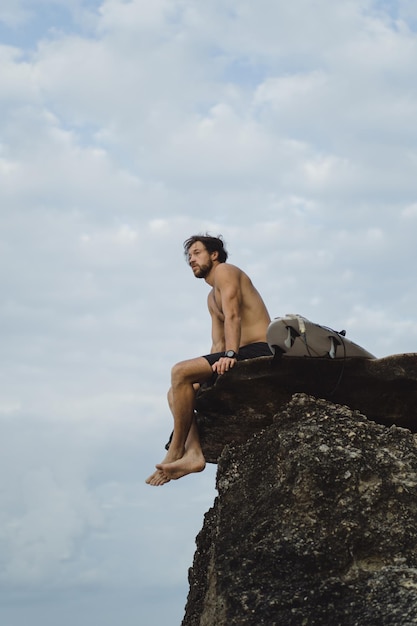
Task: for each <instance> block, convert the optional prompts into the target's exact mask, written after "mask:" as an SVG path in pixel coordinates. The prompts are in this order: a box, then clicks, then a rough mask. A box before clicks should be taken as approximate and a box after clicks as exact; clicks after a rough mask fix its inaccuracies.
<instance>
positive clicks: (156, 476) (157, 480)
mask: <svg viewBox="0 0 417 626" xmlns="http://www.w3.org/2000/svg"><path fill="white" fill-rule="evenodd" d="M170 480H171V479H170V478H168V476H166V475H165V474H164V472H163V471H162V470H160V469H157V470H156V472H154V473H153V474H151V475H150V476H149V477H148V478H147V479H146V481H145V482H146V483H147V484H148V485H152V486H153V487H160V486H161V485H165V484H166V483H169V481H170Z"/></svg>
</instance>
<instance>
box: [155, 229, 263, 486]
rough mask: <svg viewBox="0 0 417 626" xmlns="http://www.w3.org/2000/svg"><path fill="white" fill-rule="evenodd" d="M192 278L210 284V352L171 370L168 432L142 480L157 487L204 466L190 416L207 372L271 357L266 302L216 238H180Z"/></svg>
mask: <svg viewBox="0 0 417 626" xmlns="http://www.w3.org/2000/svg"><path fill="white" fill-rule="evenodd" d="M184 251H185V255H186V258H187V261H188V264H189V265H190V267H191V269H192V271H193V273H194V276H195V277H196V278H204V280H205V281H206V283H208V284H209V285H210V287H211V291H210V293H209V295H208V300H207V304H208V309H209V312H210V315H211V320H212V348H211V353H210V354H209V355H206V356H200V357H197V358H196V359H189V360H187V361H181V362H180V363H177V364H176V365H174V367H173V368H172V372H171V388H170V390H169V392H168V403H169V406H170V409H171V412H172V415H173V417H174V432H173V435H172V440H171V442H170V445H169V449H168V453H167V455H166V456H165V458H164V460H163V461H162V462H161V463H159V464H157V465H156V466H155V467H156V471H155V472H154V473H153V474H152V475H151V476H149V478H147V480H146V482H147V483H148V484H149V485H153V486H160V485H164V484H165V483H167V482H169V481H170V480H171V479H178V478H181V477H182V476H185V475H186V474H191V473H193V472H201V471H202V470H203V469H204V468H205V465H206V462H205V459H204V455H203V452H202V450H201V446H200V440H199V436H198V430H197V425H196V421H195V417H194V398H195V392H196V390H197V389H198V387H199V385H200V384H201V383H204V382H206V381H208V380H210V379H211V378H212V376H213V374H218V375H223V374H224V373H225V372H227V371H228V370H230V369H231V368H232V367H234V366H235V365H236V362H237V361H239V360H244V359H249V358H254V357H257V356H265V355H271V352H270V350H269V347H268V344H267V343H266V330H267V328H268V324H269V322H270V321H271V320H270V317H269V314H268V311H267V309H266V306H265V304H264V302H263V300H262V298H261V296H260V295H259V293H258V292H257V290H256V289H255V287H254V286H253V284H252V282H251V280H250V278H249V277H248V276H247V275H246V274H245V273H244V272H242V270H240V269H239V268H238V267H236V266H234V265H231V264H230V263H226V260H227V252H226V250H225V249H224V246H223V241H222V239H221V238H217V237H209V236H206V235H194V236H193V237H190V238H189V239H187V240H186V241H185V242H184Z"/></svg>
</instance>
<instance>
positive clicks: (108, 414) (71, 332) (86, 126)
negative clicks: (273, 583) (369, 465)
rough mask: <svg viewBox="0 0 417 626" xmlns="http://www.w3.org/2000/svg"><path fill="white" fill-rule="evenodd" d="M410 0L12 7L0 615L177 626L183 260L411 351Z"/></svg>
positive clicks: (185, 511)
mask: <svg viewBox="0 0 417 626" xmlns="http://www.w3.org/2000/svg"><path fill="white" fill-rule="evenodd" d="M416 30H417V4H416V2H415V0H341V1H340V2H335V1H334V0H293V1H292V2H288V1H287V0H257V2H254V1H253V0H252V1H250V0H233V1H232V0H221V1H220V0H208V1H207V0H204V1H203V0H152V2H149V1H146V0H130V1H124V0H104V1H102V0H2V2H1V5H0V44H1V45H0V113H1V114H0V220H1V222H0V226H1V227H0V255H1V264H0V274H1V284H2V288H1V300H0V317H1V319H0V322H1V334H2V341H1V345H2V350H1V357H0V358H1V372H0V382H1V394H0V429H1V447H2V452H1V455H0V467H1V472H0V485H1V505H0V516H1V517H0V519H1V523H0V546H1V551H0V555H1V561H0V588H1V591H0V621H1V623H2V624H3V623H4V624H7V625H8V626H9V625H13V626H27V624H28V623H29V622H30V623H31V624H33V625H34V626H38V625H39V626H56V624H60V626H73V625H74V624H75V623H76V624H78V625H79V626H87V625H88V626H90V624H92V623H94V624H101V626H115V625H116V624H123V626H133V625H134V626H137V625H138V624H140V625H141V626H154V625H155V624H160V623H165V624H167V625H169V626H171V625H172V626H175V625H178V624H179V623H180V622H181V619H182V616H183V609H184V605H185V602H186V596H187V591H188V583H187V569H188V567H189V566H190V565H191V563H192V558H193V553H194V549H195V543H194V540H195V536H196V534H197V532H198V531H199V529H200V528H201V526H202V523H203V517H204V512H205V511H207V510H208V509H209V508H210V506H211V504H212V503H213V500H214V497H215V493H216V492H215V486H214V483H215V467H214V466H210V467H209V468H208V469H207V470H206V472H204V473H203V474H199V475H196V476H190V477H187V478H184V479H183V480H180V481H175V482H171V483H169V484H168V485H165V486H164V487H161V488H152V487H149V486H148V485H145V483H144V479H145V478H146V477H147V476H148V475H149V474H150V473H151V472H152V471H153V466H154V464H155V463H156V462H158V461H160V460H161V459H162V457H163V444H164V443H165V440H166V437H167V435H168V434H169V432H170V427H171V422H170V417H169V413H168V410H167V407H166V400H165V393H166V389H167V387H168V384H169V373H170V367H171V364H173V363H174V362H176V361H178V360H182V359H184V358H190V357H193V356H197V355H199V354H202V353H206V352H207V351H209V348H210V324H209V318H208V314H207V312H206V295H207V289H208V288H207V285H206V284H205V283H204V281H196V280H195V278H194V277H193V276H192V274H191V272H190V270H189V269H188V268H187V265H186V264H185V263H184V259H183V256H182V242H183V240H184V239H186V238H187V237H188V236H189V235H191V234H194V233H195V232H205V231H209V232H210V233H212V234H215V235H217V234H219V233H222V234H223V236H224V238H225V240H226V242H227V244H228V248H229V252H230V259H229V260H230V262H232V263H235V264H237V265H239V266H240V267H242V268H243V269H244V270H246V271H247V272H248V273H249V274H250V276H251V277H252V279H253V281H254V283H255V285H256V286H257V288H258V289H259V291H260V292H261V293H262V295H263V296H264V299H265V301H266V303H267V306H268V308H269V310H270V313H271V316H272V317H276V316H280V315H284V314H286V313H300V314H302V315H304V316H306V317H308V318H310V319H311V320H313V321H316V322H319V323H322V324H325V325H328V326H332V327H334V328H337V329H341V328H345V329H346V330H347V335H348V337H350V338H351V339H353V340H354V341H355V342H357V343H359V344H361V345H363V346H364V347H366V348H367V349H368V350H370V351H371V352H373V353H374V354H375V355H376V356H378V357H382V356H385V355H388V354H395V353H400V352H417V324H416V311H417V292H416V287H415V282H416V280H415V268H416V265H417V246H416V232H417V174H416V172H417V35H416Z"/></svg>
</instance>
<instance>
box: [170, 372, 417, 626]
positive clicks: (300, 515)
mask: <svg viewBox="0 0 417 626" xmlns="http://www.w3.org/2000/svg"><path fill="white" fill-rule="evenodd" d="M241 371H242V370H241ZM241 371H240V373H241ZM229 380H230V378H229ZM224 381H226V377H225V378H224ZM222 384H225V383H222ZM263 389H264V387H262V390H263ZM224 393H225V392H223V394H224ZM268 393H269V392H268ZM244 394H245V396H246V397H248V392H247V389H246V388H245V390H244ZM223 397H224V396H223ZM269 397H270V396H269V395H267V397H266V398H265V402H268V401H269V400H268V398H269ZM259 406H260V400H259V401H258V404H257V407H259ZM271 410H272V409H271ZM257 411H258V408H257V409H256V411H255V412H257ZM249 413H250V411H249ZM416 452H417V436H416V435H414V434H412V433H411V432H410V431H408V430H405V429H403V428H398V427H396V426H391V427H387V426H384V425H381V424H377V423H375V422H373V421H370V420H368V419H367V418H366V417H364V416H363V415H361V414H360V413H359V412H358V411H352V410H351V409H349V408H348V407H346V406H340V405H336V404H333V403H331V402H328V401H326V400H318V399H316V398H314V397H311V396H307V395H304V394H298V395H295V396H294V397H293V399H292V400H291V401H290V402H289V403H288V404H287V405H285V406H284V407H282V409H281V410H280V411H278V412H276V415H275V417H274V418H273V420H272V422H271V424H270V425H269V426H268V427H267V428H265V429H264V430H262V431H259V432H257V433H256V434H254V435H253V436H252V437H250V438H249V439H248V441H247V442H246V443H245V444H243V445H238V446H234V447H233V446H228V447H226V448H225V449H224V451H223V453H222V455H221V457H220V459H219V463H218V474H217V488H218V497H217V498H216V500H215V503H214V506H213V508H212V509H210V511H209V512H208V513H207V514H206V516H205V521H204V526H203V529H202V531H201V532H200V534H199V535H198V537H197V551H196V554H195V558H194V563H193V567H192V568H191V570H190V574H189V580H190V591H189V596H188V601H187V606H186V611H185V616H184V620H183V622H182V626H226V625H227V626H262V625H265V626H281V625H282V626H292V625H294V626H302V625H305V626H307V625H308V626H393V625H395V626H411V624H416V623H417V593H416V592H417V454H416Z"/></svg>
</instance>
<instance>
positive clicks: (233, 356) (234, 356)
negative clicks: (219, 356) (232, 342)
mask: <svg viewBox="0 0 417 626" xmlns="http://www.w3.org/2000/svg"><path fill="white" fill-rule="evenodd" d="M226 356H228V357H229V359H235V358H236V352H235V351H234V350H228V351H227V352H226Z"/></svg>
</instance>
